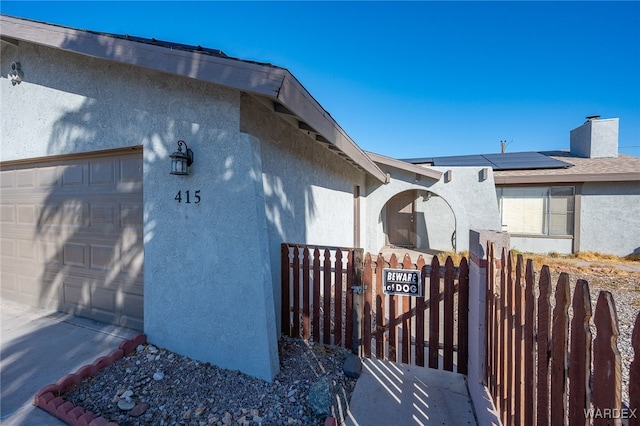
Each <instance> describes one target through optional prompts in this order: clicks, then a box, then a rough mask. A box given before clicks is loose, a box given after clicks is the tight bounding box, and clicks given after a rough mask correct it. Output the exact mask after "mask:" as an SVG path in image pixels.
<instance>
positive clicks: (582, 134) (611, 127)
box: [569, 115, 619, 158]
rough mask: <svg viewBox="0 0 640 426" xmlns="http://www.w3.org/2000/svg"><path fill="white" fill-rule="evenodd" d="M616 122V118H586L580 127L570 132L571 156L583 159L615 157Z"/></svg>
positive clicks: (616, 149) (616, 143)
mask: <svg viewBox="0 0 640 426" xmlns="http://www.w3.org/2000/svg"><path fill="white" fill-rule="evenodd" d="M618 121H619V119H617V118H605V119H600V116H599V115H590V116H588V117H587V121H586V122H585V123H584V124H583V125H582V126H579V127H576V128H575V129H573V130H572V131H571V132H570V137H569V139H570V143H571V146H570V149H571V154H572V155H575V156H576V157H584V158H606V157H617V156H618Z"/></svg>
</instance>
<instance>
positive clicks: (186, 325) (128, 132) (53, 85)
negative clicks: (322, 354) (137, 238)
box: [0, 40, 279, 380]
mask: <svg viewBox="0 0 640 426" xmlns="http://www.w3.org/2000/svg"><path fill="white" fill-rule="evenodd" d="M69 43H73V40H70V41H69ZM12 61H19V62H21V64H22V70H23V72H24V81H23V82H22V83H21V84H19V85H16V86H11V83H10V82H9V81H8V80H7V79H6V75H7V71H8V70H7V67H9V64H10V63H11V62H12ZM2 76H3V77H2V79H1V80H0V85H1V86H0V87H1V101H2V114H1V115H0V116H1V118H0V120H1V121H0V126H1V128H2V130H1V131H2V154H1V155H2V157H1V159H2V161H8V160H17V159H26V158H34V157H44V156H51V155H63V154H71V153H78V152H91V151H98V150H108V149H114V148H122V147H127V146H140V145H142V146H143V152H144V166H143V174H144V205H145V212H144V250H145V263H144V277H145V294H144V310H145V333H146V334H147V335H148V337H149V341H151V342H152V343H154V344H157V345H159V346H161V347H165V348H167V349H169V350H173V351H177V352H179V353H181V354H184V355H188V356H190V357H192V358H195V359H198V360H201V361H205V362H211V363H213V364H215V365H219V366H221V367H224V368H231V369H237V370H241V371H243V372H245V373H248V374H251V375H254V376H257V377H260V378H264V379H267V380H270V379H272V378H273V377H274V376H275V374H276V373H277V372H278V368H279V367H278V354H277V334H276V318H275V308H274V303H273V300H274V299H273V291H272V286H271V259H270V258H269V256H268V245H269V242H268V230H267V220H266V214H265V210H264V206H265V204H264V202H263V201H262V200H263V199H264V190H263V186H262V182H261V176H262V168H261V167H262V165H261V154H260V143H259V141H257V140H256V139H255V138H252V137H250V136H249V135H246V134H243V133H241V132H240V131H239V123H240V97H241V95H240V93H239V92H236V91H231V90H227V89H224V88H221V87H217V86H213V85H206V84H201V83H199V82H197V81H195V80H190V79H185V78H178V77H170V76H166V75H163V74H159V73H155V72H149V71H145V70H142V69H138V68H136V67H132V66H123V65H118V64H114V63H110V62H106V61H101V60H94V59H91V58H87V57H79V56H76V55H73V54H69V53H65V52H62V51H57V50H53V49H49V48H43V47H38V46H34V45H30V44H28V43H22V42H21V43H20V47H12V46H3V49H2ZM7 105H11V107H7ZM179 139H183V140H185V141H186V142H187V143H188V145H189V147H190V148H191V149H193V151H194V154H195V160H194V164H193V166H192V167H191V168H190V175H189V176H172V175H169V163H170V162H169V157H168V156H169V154H170V153H171V152H173V151H175V150H176V148H177V145H176V142H177V140H179ZM178 191H182V195H183V197H185V196H186V191H190V196H191V201H192V203H190V204H187V203H186V202H185V201H186V200H183V202H182V203H178V202H177V201H176V200H175V199H174V197H175V196H176V194H177V193H178ZM195 191H200V192H199V194H198V195H199V196H200V199H201V202H200V203H198V204H196V203H195ZM243 348H250V349H248V350H243Z"/></svg>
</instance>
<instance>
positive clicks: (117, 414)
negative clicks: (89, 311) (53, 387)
mask: <svg viewBox="0 0 640 426" xmlns="http://www.w3.org/2000/svg"><path fill="white" fill-rule="evenodd" d="M156 349H157V351H158V352H157V354H156V355H161V357H160V359H158V360H156V359H155V356H154V359H153V360H148V359H147V355H149V351H148V350H147V349H146V347H144V349H142V350H138V351H136V352H135V353H133V354H132V355H129V356H127V357H124V358H122V359H121V360H119V361H117V362H115V363H113V364H112V365H110V366H109V367H107V368H106V369H104V370H102V371H100V372H99V373H97V374H96V375H95V376H94V377H92V378H90V379H88V380H85V381H83V382H82V383H80V384H79V385H78V386H77V387H75V388H74V389H72V390H71V391H70V392H68V393H67V394H65V395H64V397H65V398H66V399H67V400H69V401H72V402H73V403H74V404H76V405H79V406H82V407H83V408H84V409H85V410H88V411H92V412H93V413H94V414H95V415H96V416H102V417H104V418H106V419H108V420H110V421H115V422H117V423H119V424H120V425H122V426H124V425H130V426H134V425H174V424H181V425H198V426H199V425H200V424H201V423H204V424H212V425H221V426H222V425H223V424H225V423H226V424H228V425H231V424H233V425H238V424H240V425H241V424H246V425H250V426H254V425H265V426H267V425H270V426H271V425H287V424H291V425H322V424H324V420H325V417H326V416H324V415H320V416H319V415H318V414H316V413H315V412H314V411H313V410H312V409H311V407H310V404H309V399H308V396H309V392H310V388H311V386H312V385H313V384H314V383H315V382H316V381H317V380H318V377H326V378H329V379H331V380H332V383H334V384H335V385H334V389H335V392H337V393H340V394H341V395H347V396H348V397H350V395H351V393H352V392H353V389H354V387H355V383H356V381H355V379H352V378H349V377H346V376H345V375H344V374H343V372H342V365H343V363H344V360H345V357H346V356H347V351H346V350H344V349H342V348H335V347H331V346H323V345H320V344H315V345H309V344H308V343H305V342H304V341H303V340H299V339H290V338H282V339H281V340H280V342H279V354H280V373H279V374H278V375H277V376H276V378H275V379H274V381H273V382H272V383H268V382H265V381H263V380H260V379H256V378H253V377H250V376H247V375H245V374H242V373H240V372H238V371H230V370H224V369H221V368H218V367H215V366H211V365H210V364H206V363H201V362H196V361H194V360H192V359H189V358H187V357H184V356H181V355H178V354H174V353H171V352H168V351H166V350H164V349H163V348H156ZM127 369H128V370H129V372H127ZM159 372H162V373H164V379H163V380H159V381H157V380H153V379H152V378H153V375H154V374H155V373H159ZM167 377H169V378H171V379H170V380H167ZM127 390H131V391H133V395H132V396H131V397H130V398H131V400H132V402H133V403H134V406H133V407H135V406H137V405H140V404H147V405H148V407H147V408H146V410H145V411H143V413H141V414H140V415H138V416H137V417H134V416H132V415H131V411H122V410H120V409H118V407H117V405H116V403H117V401H114V402H111V396H110V395H117V394H118V391H120V395H122V394H123V392H125V391H127ZM289 394H291V395H290V396H288V395H289ZM104 395H107V398H106V400H105V399H104V398H103V396H104ZM116 398H117V399H118V400H119V399H120V397H119V396H118V397H116ZM289 398H291V400H290V399H289ZM81 399H82V401H81ZM333 399H334V400H335V399H336V398H335V396H334V397H333ZM133 407H132V408H133ZM343 410H344V408H343ZM325 411H326V410H325ZM187 412H189V414H188V415H187V416H186V417H188V418H185V414H186V413H187ZM343 412H346V410H344V411H343ZM134 413H135V412H134ZM331 415H333V416H335V417H338V418H339V413H333V414H331ZM243 417H244V418H243ZM239 421H240V423H239ZM341 421H342V419H339V422H341Z"/></svg>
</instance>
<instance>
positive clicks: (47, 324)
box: [0, 299, 139, 426]
mask: <svg viewBox="0 0 640 426" xmlns="http://www.w3.org/2000/svg"><path fill="white" fill-rule="evenodd" d="M0 311H1V317H0V318H1V321H2V322H1V326H0V387H1V391H0V392H1V398H0V400H1V402H0V423H2V425H3V426H4V425H6V426H9V425H11V426H15V425H45V426H46V425H63V424H64V423H61V422H60V421H58V420H57V419H56V418H54V417H53V416H51V415H49V414H48V413H46V412H44V411H43V410H41V409H39V408H36V407H34V406H33V398H34V396H35V394H36V392H37V391H38V390H40V389H41V388H42V387H43V386H45V385H48V384H51V383H55V382H56V381H57V380H58V379H60V378H61V377H62V376H64V375H65V374H68V373H73V372H75V371H77V370H78V369H79V368H80V367H82V366H84V365H87V364H91V363H93V362H94V361H95V360H96V359H97V358H98V357H100V356H103V355H107V354H108V353H109V352H111V351H112V350H114V349H117V348H118V345H119V344H120V343H121V342H122V341H123V340H126V339H130V338H131V337H133V336H134V335H136V334H138V333H139V331H137V330H132V329H128V328H122V327H117V326H114V325H110V324H105V323H101V322H98V321H93V320H89V319H86V318H80V317H75V316H73V315H69V314H63V313H60V312H56V311H53V310H47V309H40V308H33V307H30V306H26V305H22V304H19V303H15V302H11V301H7V300H4V299H2V300H0Z"/></svg>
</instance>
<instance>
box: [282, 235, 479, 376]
mask: <svg viewBox="0 0 640 426" xmlns="http://www.w3.org/2000/svg"><path fill="white" fill-rule="evenodd" d="M384 268H393V269H413V270H416V269H418V270H420V271H421V276H422V282H423V283H424V285H423V288H424V290H423V295H422V296H420V297H410V296H398V295H388V294H385V293H384V292H383V289H382V282H383V270H384ZM468 284H469V270H468V266H467V260H466V259H462V261H461V263H460V266H459V267H455V266H454V264H453V261H452V260H451V258H448V259H447V260H446V262H445V265H443V266H441V265H440V263H439V261H438V258H437V257H433V259H432V261H431V264H430V265H427V264H426V262H425V260H424V258H423V257H422V256H420V257H419V258H418V259H417V262H416V263H412V262H411V259H410V257H409V256H408V255H405V256H404V258H403V260H402V262H398V259H397V258H396V256H395V255H392V256H391V258H389V259H388V261H387V260H386V259H385V258H383V257H382V256H380V255H378V256H376V257H375V259H374V258H373V257H372V256H371V255H370V254H367V255H365V256H364V259H363V252H362V250H361V249H354V248H340V247H326V246H309V245H300V244H287V243H284V244H282V333H283V334H285V335H288V336H292V337H296V338H303V339H310V340H313V341H315V342H322V343H324V344H330V345H337V346H343V347H345V348H347V349H351V350H352V351H353V352H354V353H357V354H359V355H361V356H363V357H371V356H375V357H376V358H378V359H388V360H392V361H397V362H402V363H405V364H415V365H418V366H428V367H431V368H442V369H445V370H449V371H457V372H459V373H462V374H466V372H467V354H468V352H467V348H468V303H469V285H468ZM361 290H362V291H361ZM374 301H375V302H374ZM431 348H435V349H434V350H429V349H431ZM425 349H427V350H425Z"/></svg>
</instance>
